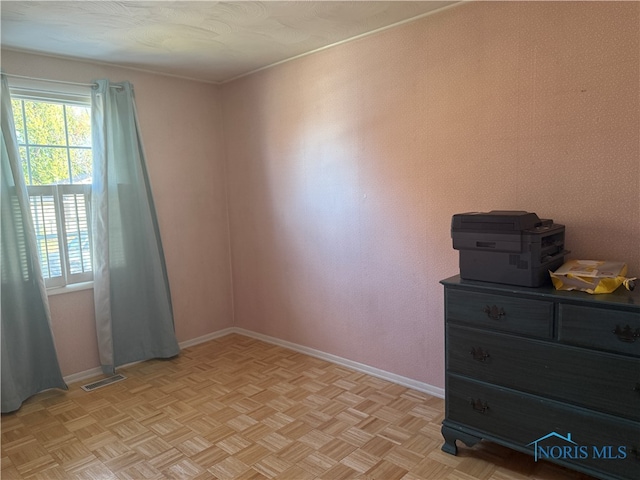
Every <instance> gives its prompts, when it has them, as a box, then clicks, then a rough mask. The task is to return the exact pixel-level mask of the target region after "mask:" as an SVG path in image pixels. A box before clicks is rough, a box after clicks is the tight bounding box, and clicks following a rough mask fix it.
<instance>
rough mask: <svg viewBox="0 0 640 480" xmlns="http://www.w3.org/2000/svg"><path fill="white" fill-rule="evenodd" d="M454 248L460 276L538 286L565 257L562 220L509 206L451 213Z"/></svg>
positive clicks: (470, 278)
mask: <svg viewBox="0 0 640 480" xmlns="http://www.w3.org/2000/svg"><path fill="white" fill-rule="evenodd" d="M451 237H452V239H453V248H455V249H456V250H459V252H460V277H461V278H462V279H465V280H479V281H484V282H495V283H504V284H508V285H520V286H525V287H538V286H541V285H544V284H546V283H550V277H549V272H548V271H549V270H551V271H554V270H556V269H557V268H558V267H560V266H561V265H562V264H563V263H564V256H565V254H567V253H569V252H568V251H566V250H565V249H564V225H558V224H555V223H553V220H541V219H540V218H538V216H537V215H536V214H535V213H528V212H522V211H513V210H492V211H490V212H469V213H458V214H455V215H454V216H453V218H452V220H451Z"/></svg>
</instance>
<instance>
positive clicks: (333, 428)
mask: <svg viewBox="0 0 640 480" xmlns="http://www.w3.org/2000/svg"><path fill="white" fill-rule="evenodd" d="M120 371H121V373H122V374H124V375H125V376H126V377H127V378H126V380H124V381H122V382H119V383H117V384H113V385H109V386H107V387H104V388H101V389H98V390H95V391H93V392H85V391H84V390H82V389H81V388H80V385H79V384H77V385H71V386H70V389H69V390H68V391H64V392H63V391H58V390H50V391H47V392H43V393H41V394H39V395H36V396H34V397H33V398H31V399H29V400H28V401H27V402H25V404H24V405H23V406H22V408H21V409H20V410H19V411H18V412H14V413H12V414H5V415H3V416H2V430H1V443H2V479H3V480H23V479H25V480H26V479H29V480H39V479H44V480H58V479H59V480H67V479H70V480H84V479H87V480H164V479H184V480H216V479H219V480H231V479H236V480H271V479H282V480H287V479H290V480H351V479H353V480H356V479H357V480H374V479H378V480H425V479H426V480H431V479H433V480H440V479H442V480H510V479H513V480H524V479H536V480H587V479H589V478H590V477H587V476H585V475H581V474H578V473H575V472H572V471H569V470H566V469H564V468H561V467H558V466H555V465H552V464H548V463H544V462H539V463H535V462H534V461H533V459H532V458H531V457H529V456H527V455H524V454H521V453H518V452H514V451H512V450H510V449H507V448H504V447H501V446H499V445H495V444H491V443H488V442H481V443H480V444H478V445H476V446H475V447H474V448H472V449H470V448H466V447H464V446H460V448H459V454H458V455H457V456H452V455H448V454H446V453H444V452H442V451H441V450H440V447H441V446H442V437H441V434H440V423H441V422H442V418H443V415H444V402H443V400H441V399H438V398H434V397H431V396H429V395H426V394H424V393H421V392H418V391H415V390H411V389H408V388H405V387H403V386H400V385H397V384H393V383H390V382H387V381H385V380H381V379H379V378H375V377H372V376H369V375H366V374H364V373H360V372H356V371H353V370H350V369H348V368H346V367H343V366H340V365H335V364H332V363H329V362H326V361H324V360H320V359H317V358H313V357H310V356H307V355H304V354H301V353H298V352H294V351H291V350H288V349H285V348H282V347H279V346H274V345H271V344H268V343H265V342H262V341H259V340H255V339H252V338H247V337H244V336H241V335H236V334H233V335H228V336H226V337H223V338H219V339H216V340H212V341H210V342H207V343H204V344H200V345H197V346H194V347H190V348H187V349H185V350H183V351H182V352H181V354H180V355H179V356H178V357H175V358H173V359H170V360H152V361H148V362H144V363H140V364H136V365H132V366H129V367H126V368H123V369H120ZM84 383H89V381H87V382H84Z"/></svg>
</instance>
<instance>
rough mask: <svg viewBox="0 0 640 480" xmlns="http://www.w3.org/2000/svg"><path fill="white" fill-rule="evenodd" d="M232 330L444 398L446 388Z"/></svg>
mask: <svg viewBox="0 0 640 480" xmlns="http://www.w3.org/2000/svg"><path fill="white" fill-rule="evenodd" d="M232 329H233V330H234V332H233V333H237V334H238V335H245V336H247V337H251V338H255V339H257V340H262V341H263V342H267V343H271V344H273V345H278V346H280V347H284V348H288V349H290V350H294V351H296V352H300V353H304V354H306V355H309V356H311V357H315V358H319V359H321V360H326V361H327V362H331V363H335V364H337V365H342V366H343V367H347V368H350V369H352V370H356V371H358V372H362V373H366V374H368V375H371V376H372V377H376V378H380V379H382V380H387V381H389V382H392V383H396V384H398V385H402V386H403V387H407V388H412V389H414V390H418V391H420V392H423V393H427V394H429V395H432V396H434V397H438V398H444V388H440V387H436V386H434V385H429V384H428V383H424V382H419V381H418V380H414V379H412V378H408V377H403V376H401V375H396V374H395V373H391V372H387V371H385V370H381V369H379V368H375V367H370V366H369V365H365V364H363V363H358V362H354V361H353V360H349V359H347V358H342V357H339V356H337V355H333V354H331V353H325V352H323V351H321V350H316V349H313V348H309V347H305V346H303V345H298V344H296V343H292V342H288V341H286V340H281V339H279V338H275V337H270V336H268V335H263V334H262V333H256V332H252V331H251V330H245V329H243V328H236V327H233V328H232Z"/></svg>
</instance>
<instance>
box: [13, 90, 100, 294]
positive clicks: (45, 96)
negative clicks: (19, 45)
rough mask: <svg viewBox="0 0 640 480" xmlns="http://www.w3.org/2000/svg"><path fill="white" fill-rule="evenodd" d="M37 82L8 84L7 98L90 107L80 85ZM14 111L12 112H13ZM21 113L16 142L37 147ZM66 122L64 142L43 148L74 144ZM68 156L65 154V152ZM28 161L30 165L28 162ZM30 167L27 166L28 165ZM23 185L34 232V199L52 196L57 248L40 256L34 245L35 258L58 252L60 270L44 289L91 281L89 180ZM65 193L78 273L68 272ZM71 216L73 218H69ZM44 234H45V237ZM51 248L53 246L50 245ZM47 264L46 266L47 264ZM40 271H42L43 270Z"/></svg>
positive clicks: (46, 261) (47, 261) (42, 260)
mask: <svg viewBox="0 0 640 480" xmlns="http://www.w3.org/2000/svg"><path fill="white" fill-rule="evenodd" d="M36 83H37V85H35V86H33V82H26V83H25V82H20V83H18V84H16V85H10V91H11V99H12V100H24V101H32V102H46V103H58V104H64V105H67V106H69V105H71V106H83V107H88V108H89V109H91V97H90V93H89V92H88V91H87V89H86V88H85V89H82V90H79V89H77V88H75V89H71V90H70V89H69V88H68V87H67V86H65V87H66V88H62V89H60V90H57V89H56V88H55V86H54V87H51V86H50V85H46V86H43V85H39V82H36ZM14 115H15V113H14ZM21 115H22V116H23V123H24V129H25V137H26V138H25V139H24V140H25V142H24V143H19V144H18V146H19V147H20V148H24V147H26V148H27V150H28V148H29V147H32V148H33V147H36V148H37V147H38V145H35V144H30V143H29V142H28V129H27V125H26V116H25V114H24V112H21ZM67 127H68V126H67V123H66V119H65V136H66V137H67V140H66V142H65V145H50V146H49V145H43V146H44V147H45V148H47V147H49V148H64V149H66V150H67V152H68V151H69V149H70V148H74V146H71V145H69V141H68V136H69V132H68V128H67ZM80 148H87V149H89V150H91V149H92V146H91V145H90V146H88V147H80ZM67 157H68V154H67ZM27 158H29V156H28V154H27ZM28 165H30V164H29V163H28ZM29 168H30V166H29ZM27 175H28V176H29V178H30V175H31V172H30V171H29V172H27ZM69 181H72V179H71V178H69ZM26 187H27V193H28V196H29V208H30V212H31V217H32V221H33V223H34V230H35V231H36V236H38V235H39V232H38V222H37V219H36V218H34V215H35V214H36V213H38V214H40V213H42V215H43V217H42V218H41V220H43V219H44V214H45V213H44V212H37V211H36V210H35V209H34V208H35V207H34V204H35V203H36V202H37V201H38V200H37V199H38V198H40V199H41V201H42V199H43V198H44V197H50V198H51V199H52V200H53V209H54V215H55V227H56V233H55V235H56V237H57V238H56V241H57V248H56V250H57V251H55V252H54V251H52V252H51V253H49V252H47V256H46V258H42V257H41V255H40V248H38V259H39V261H40V264H41V267H42V266H43V265H48V266H49V265H51V262H50V255H52V254H53V255H58V256H59V263H60V272H61V274H60V275H59V276H55V277H49V278H46V277H45V279H44V280H45V286H46V287H47V291H48V293H50V292H51V291H52V289H56V290H57V289H60V288H61V287H75V286H79V285H81V284H83V283H85V284H86V282H92V281H93V252H92V251H93V239H92V235H91V184H86V183H76V184H74V183H59V184H46V185H26ZM77 195H81V196H82V197H81V198H83V199H84V213H85V215H84V218H86V232H87V242H88V255H89V259H88V262H89V268H90V271H86V270H85V263H86V257H85V254H84V253H83V247H82V245H83V243H84V241H83V233H84V230H82V229H81V226H80V225H81V224H80V220H81V217H79V216H78V215H77V213H78V207H77V203H76V202H77V199H78V197H77ZM69 196H73V197H75V198H73V201H72V203H73V204H74V205H75V209H76V215H75V222H76V227H77V228H76V229H75V230H76V231H77V232H78V236H79V240H78V241H79V242H80V250H79V255H80V257H79V261H80V264H81V270H82V271H81V272H79V273H71V270H72V269H71V262H72V259H71V256H72V253H71V252H70V251H69V248H68V247H69V244H68V234H69V231H68V230H69V228H68V225H69V220H70V219H69V218H67V217H68V214H67V212H66V211H65V197H67V198H68V197H69ZM72 220H73V219H72ZM45 238H46V237H45ZM36 241H38V239H36ZM54 248H55V247H54ZM48 268H49V267H48ZM46 274H47V276H49V274H50V269H48V270H47V272H46ZM43 275H44V272H43Z"/></svg>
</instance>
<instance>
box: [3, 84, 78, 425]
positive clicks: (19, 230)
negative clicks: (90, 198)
mask: <svg viewBox="0 0 640 480" xmlns="http://www.w3.org/2000/svg"><path fill="white" fill-rule="evenodd" d="M0 96H1V103H2V147H1V149H2V152H1V154H2V166H1V171H0V209H1V210H2V214H1V216H0V224H1V238H0V244H1V245H2V247H1V248H0V250H1V256H0V270H1V275H0V277H1V290H0V304H2V308H1V311H2V318H1V319H0V323H1V324H2V331H1V332H0V336H1V337H2V344H1V348H2V387H1V388H2V394H1V395H2V412H3V413H5V412H11V411H14V410H17V409H19V408H20V406H21V405H22V402H23V401H24V400H26V399H27V398H29V397H30V396H32V395H34V394H36V393H38V392H40V391H42V390H46V389H49V388H62V389H66V388H67V385H66V384H65V382H64V380H63V379H62V374H61V372H60V366H59V364H58V358H57V356H56V351H55V346H54V343H53V335H52V333H51V324H50V321H51V318H50V313H49V304H48V300H47V294H46V290H45V286H44V279H43V278H42V273H41V271H40V263H39V262H38V254H37V253H36V252H37V250H36V238H35V232H34V229H33V224H32V220H31V213H30V209H29V196H28V194H27V188H26V186H25V183H24V176H23V175H24V174H23V172H22V164H21V160H20V156H19V153H18V146H17V140H16V133H15V125H14V123H13V113H12V111H11V96H10V92H9V85H8V83H7V79H6V78H5V77H4V75H3V76H2V91H1V92H0Z"/></svg>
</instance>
